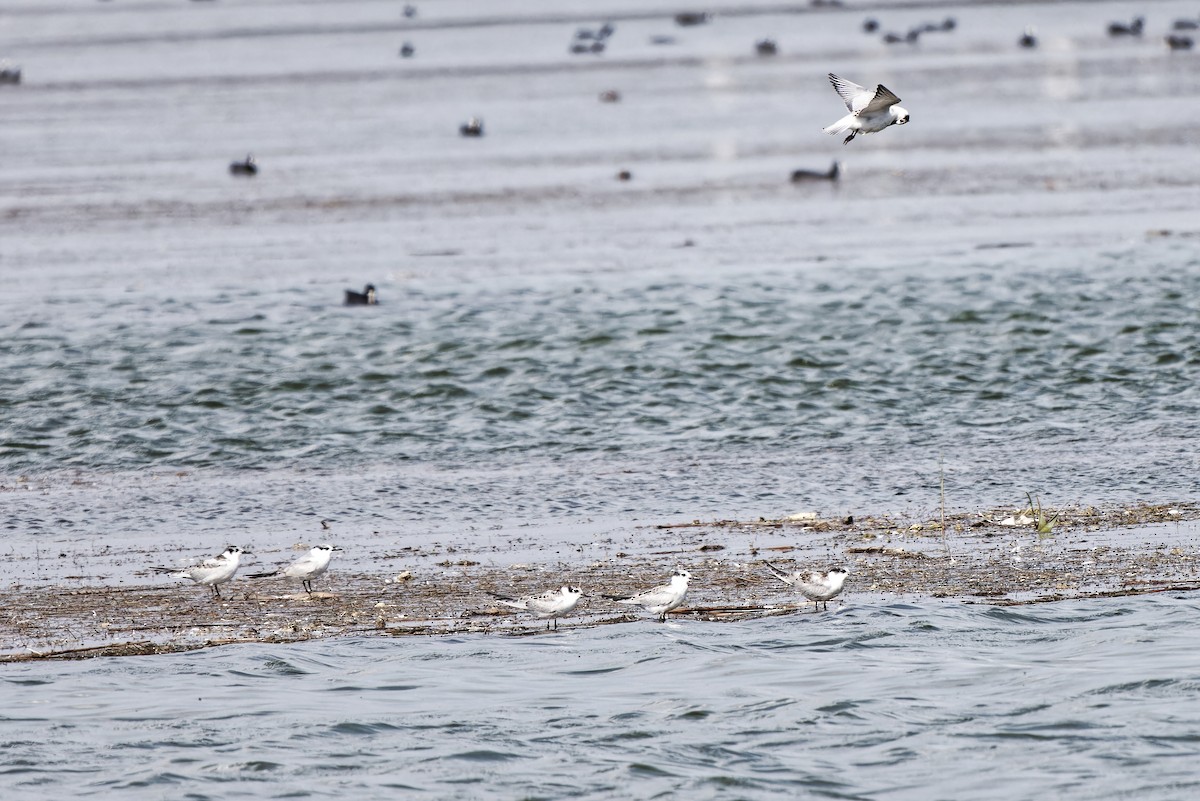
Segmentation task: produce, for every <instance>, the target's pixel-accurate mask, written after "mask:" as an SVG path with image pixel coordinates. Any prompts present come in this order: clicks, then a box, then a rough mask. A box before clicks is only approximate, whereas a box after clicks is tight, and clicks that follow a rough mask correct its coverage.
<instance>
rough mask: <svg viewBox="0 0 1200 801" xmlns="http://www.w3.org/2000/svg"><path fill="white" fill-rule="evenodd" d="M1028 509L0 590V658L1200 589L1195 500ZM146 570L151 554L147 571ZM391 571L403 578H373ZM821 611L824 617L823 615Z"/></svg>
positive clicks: (780, 523) (789, 524)
mask: <svg viewBox="0 0 1200 801" xmlns="http://www.w3.org/2000/svg"><path fill="white" fill-rule="evenodd" d="M1023 511H1025V510H1018V511H1016V512H1014V511H1012V510H1001V511H993V512H986V513H954V514H949V515H947V516H946V517H945V527H944V529H943V524H942V516H941V515H940V514H939V515H935V516H933V519H929V520H910V519H901V518H891V517H858V516H854V517H850V516H846V517H841V518H838V519H828V520H827V519H822V518H819V517H818V516H816V515H812V514H797V515H793V516H791V517H789V518H785V519H780V520H766V519H759V520H755V521H734V520H719V521H701V520H694V521H686V522H664V523H659V524H654V525H646V526H641V527H639V528H637V529H636V531H635V534H634V536H633V538H632V543H633V544H632V545H624V546H622V550H620V551H616V552H614V551H613V550H612V549H611V547H606V548H603V549H601V548H599V547H592V548H587V547H574V544H573V546H572V547H571V548H570V551H571V552H572V553H573V555H574V556H577V557H578V560H577V561H566V560H563V559H561V558H556V559H546V560H543V561H536V562H535V561H528V562H525V563H502V562H498V561H497V560H496V559H495V558H494V556H493V555H492V554H491V553H490V552H487V551H485V549H483V548H482V547H479V548H477V549H475V550H472V547H471V546H470V544H466V545H463V544H456V545H453V546H451V545H439V544H437V543H431V544H430V546H429V547H428V548H425V549H422V551H421V552H420V553H417V552H416V551H415V550H412V549H408V550H401V551H398V552H396V553H387V554H383V555H375V556H374V557H373V560H374V564H375V565H376V569H375V570H373V571H369V570H362V569H353V568H350V569H339V568H338V565H337V564H336V563H335V565H334V567H333V569H331V570H330V572H329V574H327V575H326V576H324V577H323V578H322V579H321V580H320V581H318V582H317V591H315V592H313V593H312V594H311V595H309V594H307V593H305V592H303V591H301V590H300V589H299V587H298V586H297V585H295V584H290V583H288V582H287V581H286V580H283V579H269V580H260V581H249V580H245V579H242V578H240V577H239V578H235V579H234V581H232V582H231V583H229V584H226V585H224V586H223V588H222V589H223V592H224V596H225V597H223V598H220V599H217V598H213V597H212V596H211V595H210V593H209V590H208V588H206V587H199V586H195V585H192V584H190V583H188V582H186V581H184V582H179V583H176V584H171V585H169V586H164V585H163V584H162V583H161V582H156V583H153V584H149V583H148V584H146V585H145V586H133V587H130V586H119V587H113V586H97V585H88V586H66V585H67V582H65V581H63V582H59V583H58V584H51V585H47V586H23V585H20V584H12V585H10V586H8V587H5V588H4V589H3V590H0V661H4V662H16V661H28V660H38V659H82V658H91V657H97V656H137V655H150V654H163V653H172V652H178V651H185V650H191V649H196V648H205V647H213V646H219V645H226V644H230V643H248V642H252V643H281V642H295V641H301V640H310V639H323V638H328V637H337V636H405V635H436V634H455V633H494V634H501V635H508V636H519V635H526V634H538V633H541V632H543V631H545V629H546V623H545V622H544V621H540V620H537V619H535V618H532V617H531V616H529V615H527V614H525V613H522V612H519V611H514V610H511V609H507V608H505V607H502V606H498V605H497V604H496V603H495V601H494V600H493V599H492V598H491V596H490V595H489V593H491V592H497V593H501V594H506V595H512V594H524V593H532V592H541V591H544V590H546V589H552V588H554V587H557V586H560V585H562V584H566V583H570V584H572V585H575V586H579V587H582V588H583V590H584V594H585V598H584V600H583V602H582V603H581V604H580V605H579V607H578V608H577V610H576V611H575V612H574V613H572V615H571V616H570V617H567V618H564V619H563V620H561V621H560V622H559V627H560V628H568V627H571V626H595V625H602V624H614V623H621V622H628V621H632V620H638V619H649V616H645V615H640V614H638V613H636V612H630V611H629V610H627V609H626V608H624V607H621V606H618V605H615V604H613V603H612V602H610V601H606V600H603V599H602V598H601V597H600V596H601V593H608V594H620V593H627V592H635V591H638V590H641V589H645V588H648V587H651V586H654V585H657V584H661V583H664V582H665V581H666V580H667V578H668V574H669V572H670V571H671V570H672V569H673V568H675V567H676V566H682V567H685V568H686V569H687V570H688V571H690V572H691V573H692V576H693V579H692V584H691V588H690V590H689V593H688V605H687V606H685V607H682V608H680V609H678V610H676V611H675V612H673V613H672V615H673V617H675V618H683V619H688V618H691V619H703V620H713V621H720V620H738V619H746V618H749V617H765V616H773V615H786V614H813V611H812V609H813V606H812V604H809V603H807V602H805V601H804V599H803V598H800V597H798V596H797V595H796V594H795V593H794V591H793V590H792V589H791V588H789V587H787V586H786V585H784V584H782V583H781V582H779V581H778V580H776V579H775V578H773V577H772V576H771V575H770V574H769V573H768V571H767V570H766V569H765V566H764V565H763V562H764V561H771V562H774V563H778V564H779V565H780V566H782V567H785V568H788V569H794V568H808V567H811V568H813V569H825V568H827V567H831V566H833V565H841V566H844V567H845V568H846V569H848V570H849V571H850V579H849V580H848V582H847V585H846V590H845V592H844V593H843V594H842V596H840V597H839V598H838V599H837V600H836V601H834V602H833V604H834V605H835V606H836V605H838V604H839V603H840V604H844V605H854V606H866V605H881V604H883V605H885V604H887V603H890V602H894V601H895V600H896V599H898V598H904V599H921V598H937V599H952V600H954V601H957V602H961V603H985V604H993V605H1013V604H1029V603H1043V602H1049V601H1058V600H1065V599H1072V598H1110V597H1115V596H1123V595H1137V594H1144V593H1153V592H1164V591H1188V590H1195V589H1200V528H1198V527H1197V526H1196V525H1195V521H1196V520H1198V519H1200V508H1198V507H1197V506H1196V505H1194V504H1174V505H1156V506H1150V505H1141V506H1137V507H1132V508H1120V509H1103V510H1102V509H1092V508H1085V509H1071V508H1065V509H1056V510H1053V512H1054V514H1056V515H1057V520H1056V522H1055V526H1054V531H1053V534H1050V535H1046V534H1039V533H1038V532H1037V531H1036V527H1035V525H1034V524H1033V523H1031V522H1030V521H1028V520H1026V519H1025V518H1023V517H1022V514H1023ZM665 533H669V534H670V536H669V537H664V536H663V535H664V534H665ZM610 542H611V541H610ZM668 543H669V544H668ZM563 550H565V548H564V549H563ZM560 552H561V551H559V553H560ZM448 555H449V557H448ZM151 559H152V555H150V554H145V555H144V559H142V560H141V561H142V562H143V563H148V562H149V561H151ZM395 562H398V563H400V564H402V565H403V567H395V568H394V569H390V570H385V569H380V568H387V567H394V565H393V564H392V563H395ZM64 578H69V577H67V576H64ZM149 580H150V579H147V581H149ZM832 613H833V608H832V607H831V611H830V612H828V613H826V612H821V613H820V614H832Z"/></svg>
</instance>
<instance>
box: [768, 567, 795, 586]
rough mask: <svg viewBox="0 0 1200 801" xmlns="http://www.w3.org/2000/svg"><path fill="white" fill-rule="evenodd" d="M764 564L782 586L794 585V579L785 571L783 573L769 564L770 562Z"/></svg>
mask: <svg viewBox="0 0 1200 801" xmlns="http://www.w3.org/2000/svg"><path fill="white" fill-rule="evenodd" d="M765 564H766V565H767V567H768V568H770V570H771V573H772V574H773V575H774V576H775V578H777V579H779V580H780V581H782V582H783V583H784V584H795V583H796V577H795V576H793V575H792V574H791V573H788V572H787V571H784V570H780V569H779V568H777V567H775V565H773V564H771V563H770V562H766V563H765Z"/></svg>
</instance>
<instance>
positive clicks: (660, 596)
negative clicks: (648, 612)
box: [620, 585, 676, 606]
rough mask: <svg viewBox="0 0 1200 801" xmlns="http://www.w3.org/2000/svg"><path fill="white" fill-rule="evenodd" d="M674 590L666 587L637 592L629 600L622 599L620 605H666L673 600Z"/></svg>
mask: <svg viewBox="0 0 1200 801" xmlns="http://www.w3.org/2000/svg"><path fill="white" fill-rule="evenodd" d="M675 595H676V593H675V590H673V589H672V588H671V587H670V586H668V585H663V586H662V587H655V588H654V589H652V590H646V591H645V592H639V593H638V594H637V595H634V596H632V597H629V598H625V599H622V600H621V601H620V603H623V604H625V603H628V604H637V605H638V606H662V605H663V604H668V603H670V602H671V601H673V600H674V599H675Z"/></svg>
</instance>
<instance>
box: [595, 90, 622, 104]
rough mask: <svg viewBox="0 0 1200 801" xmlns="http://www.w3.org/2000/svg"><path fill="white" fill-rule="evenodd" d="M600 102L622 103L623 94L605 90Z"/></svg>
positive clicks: (601, 94)
mask: <svg viewBox="0 0 1200 801" xmlns="http://www.w3.org/2000/svg"><path fill="white" fill-rule="evenodd" d="M600 102H601V103H620V102H621V93H620V92H618V91H617V90H616V89H605V90H604V91H603V92H601V93H600Z"/></svg>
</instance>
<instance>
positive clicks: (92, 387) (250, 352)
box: [0, 248, 1200, 512]
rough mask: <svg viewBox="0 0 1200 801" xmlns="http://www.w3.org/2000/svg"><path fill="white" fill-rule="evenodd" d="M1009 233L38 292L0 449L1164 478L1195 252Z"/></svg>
mask: <svg viewBox="0 0 1200 801" xmlns="http://www.w3.org/2000/svg"><path fill="white" fill-rule="evenodd" d="M1031 255H1032V257H1033V259H1035V260H1037V261H1040V263H1034V264H1030V263H1027V261H1026V260H1025V259H1022V260H1016V259H1010V260H999V261H993V262H990V263H979V262H976V263H969V264H966V265H963V264H958V265H955V267H954V268H953V269H951V268H950V267H949V266H947V265H946V264H939V263H932V264H931V263H921V264H916V265H913V264H897V265H894V266H892V267H891V268H889V269H887V270H877V269H871V268H867V267H863V268H858V269H845V268H839V269H837V270H827V269H822V268H819V267H818V268H814V269H810V270H806V271H804V272H802V273H799V274H797V273H783V272H777V271H762V270H753V269H741V270H738V271H737V272H736V273H731V272H725V273H722V274H719V275H716V276H712V277H706V278H696V277H686V278H685V277H681V276H679V275H672V274H662V273H656V274H653V275H651V276H624V275H623V276H620V277H617V278H606V279H605V280H603V281H601V280H597V279H595V278H585V279H582V280H573V281H569V282H568V281H556V280H550V281H546V280H541V281H536V282H533V281H522V280H519V279H509V280H506V281H504V282H501V283H499V284H498V285H497V284H482V283H480V284H471V285H467V286H444V285H442V286H433V285H428V284H426V285H415V286H411V287H408V288H406V290H405V291H404V292H403V294H402V295H399V294H398V295H394V296H393V297H392V298H390V299H388V304H387V305H385V306H380V307H379V308H374V309H342V308H339V307H337V306H333V305H331V304H329V303H328V299H327V298H323V297H321V296H320V295H319V294H318V293H316V292H314V291H313V290H311V289H304V288H298V289H296V290H292V291H288V292H285V293H283V294H282V295H279V294H277V293H270V294H268V293H266V292H264V291H262V290H261V289H256V288H246V289H242V290H239V291H236V292H233V291H217V292H214V293H211V294H209V295H203V294H199V295H198V296H192V297H186V298H182V299H178V300H176V299H174V298H168V299H166V300H165V301H164V302H162V303H159V304H155V305H153V306H148V305H147V304H146V302H145V300H144V299H137V298H125V297H116V298H113V299H112V300H110V301H108V302H104V303H97V301H96V299H95V298H92V297H87V296H83V297H65V298H62V299H60V300H57V301H55V302H53V303H52V304H50V305H49V306H48V309H49V310H51V311H52V312H53V315H54V316H53V318H52V319H47V316H46V310H45V309H43V310H39V311H38V313H36V314H26V315H25V319H24V320H21V319H20V317H21V313H20V312H16V315H17V319H18V320H20V321H19V322H14V323H13V324H11V325H10V326H9V330H8V335H7V336H6V337H5V338H4V341H3V343H2V344H0V373H2V374H3V375H4V386H5V392H4V404H5V408H6V418H7V420H8V427H7V432H6V436H5V440H4V442H3V446H4V448H5V456H4V460H5V464H6V467H7V469H8V470H10V471H13V472H19V471H31V472H35V473H36V472H37V471H38V470H40V469H44V468H45V466H47V465H55V466H56V467H57V468H59V469H61V468H82V469H85V470H87V471H89V472H96V471H122V470H129V469H133V468H142V467H149V468H159V469H175V468H219V469H221V470H223V471H230V470H235V471H241V470H252V471H270V470H272V469H273V468H278V467H282V466H285V465H286V466H287V467H288V468H290V469H318V470H324V471H334V472H337V471H344V470H360V469H368V470H377V469H379V468H380V467H381V466H385V465H386V466H391V467H393V468H394V467H396V466H400V465H403V464H405V463H414V462H423V463H431V464H441V465H445V466H447V467H450V468H453V467H454V466H456V465H478V464H488V465H491V466H493V467H494V468H496V469H497V470H498V471H499V470H503V469H509V468H511V469H513V470H515V471H517V472H519V473H521V474H522V480H526V479H527V478H528V471H529V470H530V468H531V467H532V470H533V472H534V473H535V474H539V475H540V478H539V479H538V480H540V481H547V482H548V481H554V482H559V483H560V491H561V489H562V487H561V484H562V483H563V482H565V483H566V484H567V485H569V486H570V491H571V493H572V494H573V496H574V497H575V498H576V500H577V503H578V504H579V506H580V508H582V509H585V510H588V511H592V512H601V511H603V510H604V509H605V508H606V507H607V506H608V505H609V503H610V501H609V499H608V498H607V497H605V496H606V495H607V494H608V493H607V491H605V490H603V489H601V490H599V493H598V494H597V491H596V489H595V488H593V487H592V477H591V472H592V471H594V470H595V469H596V467H595V466H596V465H603V464H608V465H610V466H612V465H615V466H624V465H638V466H649V469H651V470H661V471H663V472H669V471H670V467H669V466H670V465H672V464H680V465H683V464H686V465H689V469H688V470H687V471H686V473H687V475H684V476H678V477H673V478H667V479H666V480H664V481H663V482H662V483H661V484H659V485H657V486H656V487H655V494H656V496H657V499H651V498H631V499H630V500H629V501H628V502H629V503H631V504H633V505H634V506H635V507H641V508H643V509H645V508H647V507H649V508H653V507H654V506H655V505H657V504H659V503H666V504H670V505H676V504H681V503H684V502H686V501H688V500H689V499H697V493H707V494H702V495H701V496H700V497H699V498H698V500H699V501H700V502H701V503H703V504H705V505H706V506H709V505H713V504H715V502H716V501H717V499H719V498H723V497H726V496H728V495H729V494H731V493H729V492H728V491H727V486H728V484H729V483H730V482H733V484H734V487H735V488H736V494H738V495H740V494H742V493H753V492H754V490H753V489H752V488H751V487H750V486H747V485H748V484H750V483H755V484H758V485H759V486H760V487H761V488H762V489H761V490H760V492H767V493H769V492H772V491H778V490H779V485H780V483H781V482H782V481H787V482H789V483H790V484H791V487H792V492H795V493H797V494H800V495H801V496H802V497H806V498H808V499H810V502H817V501H820V502H825V503H829V504H831V505H834V506H835V507H836V506H839V505H841V504H845V505H852V504H866V505H870V506H873V507H875V508H881V507H882V508H886V506H887V505H888V504H889V503H893V502H894V501H893V500H892V499H894V498H895V497H896V496H903V495H906V494H909V493H912V492H914V491H916V490H917V489H919V488H928V486H929V482H930V474H931V473H936V469H937V462H938V459H939V457H940V458H942V459H943V460H944V463H945V465H946V466H947V467H948V469H949V472H950V473H951V474H952V485H951V486H952V488H953V490H954V494H953V497H954V499H955V500H956V501H957V502H959V503H968V504H969V503H995V502H997V500H1006V499H1007V496H1006V495H1005V493H1006V492H1007V493H1008V494H1009V495H1013V496H1014V497H1020V494H1021V490H1020V489H1015V488H1036V487H1041V488H1044V490H1045V491H1046V492H1049V493H1053V494H1054V495H1055V496H1057V497H1063V496H1066V497H1070V498H1072V499H1078V500H1082V501H1088V502H1094V501H1105V500H1109V501H1111V500H1113V499H1120V500H1127V499H1132V498H1171V497H1181V496H1183V495H1186V494H1187V493H1188V492H1190V490H1191V488H1192V487H1193V486H1194V483H1193V481H1192V479H1191V478H1190V471H1191V470H1192V469H1193V468H1194V467H1195V466H1196V461H1195V459H1196V457H1195V454H1194V452H1193V451H1192V449H1191V448H1181V447H1180V444H1181V443H1182V442H1194V441H1195V439H1196V436H1197V422H1196V417H1195V414H1194V410H1195V407H1196V401H1197V388H1196V387H1197V384H1196V381H1195V377H1196V367H1197V364H1198V363H1200V339H1198V337H1197V329H1196V326H1195V324H1194V317H1195V312H1196V305H1195V298H1196V297H1197V296H1200V258H1197V257H1196V256H1195V255H1194V254H1193V253H1192V252H1190V251H1176V250H1171V249H1167V248H1162V249H1160V250H1157V251H1155V250H1143V251H1140V252H1135V253H1114V254H1088V255H1087V256H1086V257H1084V256H1080V255H1077V254H1048V253H1036V254H1031ZM562 464H571V465H578V469H579V470H581V471H586V472H583V473H581V475H580V476H579V479H580V480H578V481H576V480H573V479H572V477H571V476H570V475H567V476H564V475H563V474H562V472H561V471H560V469H559V468H560V466H561V465H562ZM731 464H737V465H741V466H742V467H740V468H739V470H738V475H726V474H728V473H729V465H731ZM498 480H499V481H500V482H501V484H502V485H503V480H502V479H498ZM702 488H703V489H702ZM504 491H505V489H504V488H503V486H502V488H501V489H500V493H501V494H502V493H503V492H504ZM998 496H1000V497H998ZM664 498H665V499H666V500H665V501H664V500H663V499H664ZM760 499H761V496H760V497H759V498H755V499H754V500H755V501H757V500H760ZM492 500H494V499H492ZM533 511H538V512H540V511H544V510H536V509H535V510H533Z"/></svg>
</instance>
